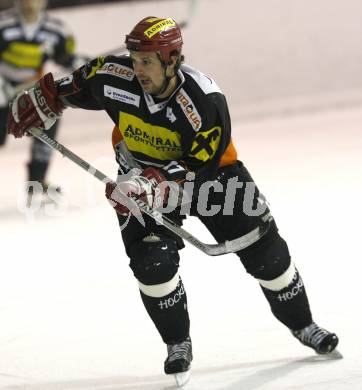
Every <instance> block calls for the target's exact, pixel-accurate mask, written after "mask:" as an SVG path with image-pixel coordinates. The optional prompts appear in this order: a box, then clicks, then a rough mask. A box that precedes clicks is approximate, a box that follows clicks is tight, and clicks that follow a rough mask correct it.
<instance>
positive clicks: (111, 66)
mask: <svg viewBox="0 0 362 390" xmlns="http://www.w3.org/2000/svg"><path fill="white" fill-rule="evenodd" d="M97 73H98V74H99V73H100V74H110V75H112V76H116V77H121V78H122V79H125V80H128V81H132V80H133V78H134V72H133V69H132V68H129V67H128V66H124V65H120V64H115V63H113V62H110V63H106V64H104V65H103V66H102V67H101V68H100V69H98V70H97Z"/></svg>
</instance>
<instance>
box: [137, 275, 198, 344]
mask: <svg viewBox="0 0 362 390" xmlns="http://www.w3.org/2000/svg"><path fill="white" fill-rule="evenodd" d="M140 293H141V298H142V301H143V304H144V305H145V308H146V310H147V312H148V314H149V316H150V317H151V319H152V321H153V322H154V324H155V325H156V328H157V330H158V332H159V333H160V335H161V337H162V339H163V341H164V342H165V343H166V344H174V343H177V342H180V341H183V340H185V339H186V337H187V336H188V335H189V330H190V319H189V313H188V310H187V299H186V292H185V289H184V286H183V283H182V281H181V279H180V282H179V284H178V285H177V287H176V289H175V290H174V291H172V292H171V293H170V294H168V295H166V296H164V297H161V298H153V297H150V296H148V295H145V294H144V293H143V292H142V291H140Z"/></svg>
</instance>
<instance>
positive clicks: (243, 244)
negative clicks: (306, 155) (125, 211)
mask: <svg viewBox="0 0 362 390" xmlns="http://www.w3.org/2000/svg"><path fill="white" fill-rule="evenodd" d="M28 132H29V133H30V134H32V135H33V136H34V137H36V138H38V139H39V140H40V141H42V142H44V143H45V144H47V145H48V146H50V147H51V148H52V149H55V150H57V151H58V152H60V153H61V154H62V155H63V156H64V157H67V158H68V159H70V160H71V161H73V162H74V163H75V164H76V165H78V166H80V167H81V168H83V169H84V170H86V171H87V172H88V173H90V174H91V175H93V176H95V177H96V178H97V179H98V180H100V181H102V182H103V183H108V182H110V181H112V179H110V178H109V177H108V176H106V175H105V174H104V173H102V172H101V171H99V170H98V169H96V168H94V167H93V166H91V165H90V164H89V163H87V162H86V161H85V160H83V159H82V158H80V157H79V156H77V155H76V154H75V153H73V152H72V151H71V150H69V149H68V148H66V147H65V146H63V145H62V144H60V143H59V142H57V141H55V140H54V139H52V138H50V137H48V136H47V135H46V134H45V133H44V132H43V131H42V130H41V129H38V128H32V129H29V130H28ZM120 196H121V197H122V198H124V200H125V201H126V200H127V199H128V197H127V195H125V194H122V193H120ZM132 199H133V200H134V201H135V202H136V204H137V206H138V207H139V208H140V210H141V211H142V212H143V213H144V214H146V215H148V216H149V217H151V218H153V219H154V220H155V221H156V222H158V223H160V224H161V225H163V226H165V227H166V228H167V229H169V230H170V231H172V232H173V233H175V234H176V235H178V236H179V237H181V238H183V239H184V240H185V241H187V242H189V243H190V244H192V245H193V246H195V247H196V248H198V249H200V250H201V251H202V252H204V253H205V254H207V255H209V256H219V255H223V254H225V253H230V252H237V251H240V250H242V249H245V248H247V247H249V246H250V245H252V244H254V243H255V242H256V241H258V240H259V239H260V238H261V237H263V236H264V235H265V233H266V232H267V231H268V230H269V227H270V224H269V222H268V221H267V222H265V224H264V225H262V226H259V227H257V228H255V229H254V230H252V231H251V232H249V233H247V234H245V235H243V236H241V237H239V238H236V239H234V240H231V241H225V242H223V243H220V244H205V243H203V242H201V241H200V240H198V239H197V238H196V237H194V236H193V235H192V234H191V233H189V232H187V231H186V230H185V229H183V228H182V227H181V226H179V225H178V224H176V223H175V222H174V221H172V220H171V219H169V218H167V217H166V216H164V215H162V214H161V213H160V212H159V211H157V210H155V209H153V208H152V207H150V206H149V205H148V204H146V203H144V202H143V201H142V200H141V199H138V198H137V197H132Z"/></svg>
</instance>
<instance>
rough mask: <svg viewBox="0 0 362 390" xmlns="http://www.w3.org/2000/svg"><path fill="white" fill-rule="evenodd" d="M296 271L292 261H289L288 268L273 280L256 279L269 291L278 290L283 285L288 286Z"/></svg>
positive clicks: (283, 286)
mask: <svg viewBox="0 0 362 390" xmlns="http://www.w3.org/2000/svg"><path fill="white" fill-rule="evenodd" d="M295 273H296V270H295V266H294V263H292V262H291V263H290V265H289V267H288V269H287V270H286V271H285V272H284V273H283V274H281V275H280V276H278V277H277V278H275V279H273V280H262V279H258V280H259V283H260V284H261V285H262V286H263V287H264V288H267V289H268V290H271V291H280V290H282V289H283V288H285V287H288V286H289V285H290V283H291V282H292V280H293V278H294V275H295Z"/></svg>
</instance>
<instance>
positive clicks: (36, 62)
mask: <svg viewBox="0 0 362 390" xmlns="http://www.w3.org/2000/svg"><path fill="white" fill-rule="evenodd" d="M49 59H52V60H54V61H55V62H56V63H57V64H59V65H61V66H63V67H66V68H73V69H74V68H75V66H74V65H75V63H74V61H75V59H76V57H75V56H74V39H73V36H72V35H71V34H70V33H69V32H68V31H67V29H66V27H65V25H64V24H63V23H62V22H61V21H60V20H58V19H55V18H53V17H50V16H49V15H47V14H46V13H42V14H41V17H40V19H39V21H38V23H36V24H35V25H27V24H24V23H23V22H22V20H21V18H20V16H19V15H18V14H17V13H16V12H15V11H14V10H11V11H8V12H3V13H2V14H1V16H0V75H1V76H2V77H4V78H5V79H6V80H8V81H9V82H11V84H13V85H16V84H21V83H24V82H28V81H30V80H33V79H34V80H36V79H38V78H40V77H41V75H42V69H43V65H44V63H45V62H46V61H47V60H49ZM78 66H79V65H78Z"/></svg>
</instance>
